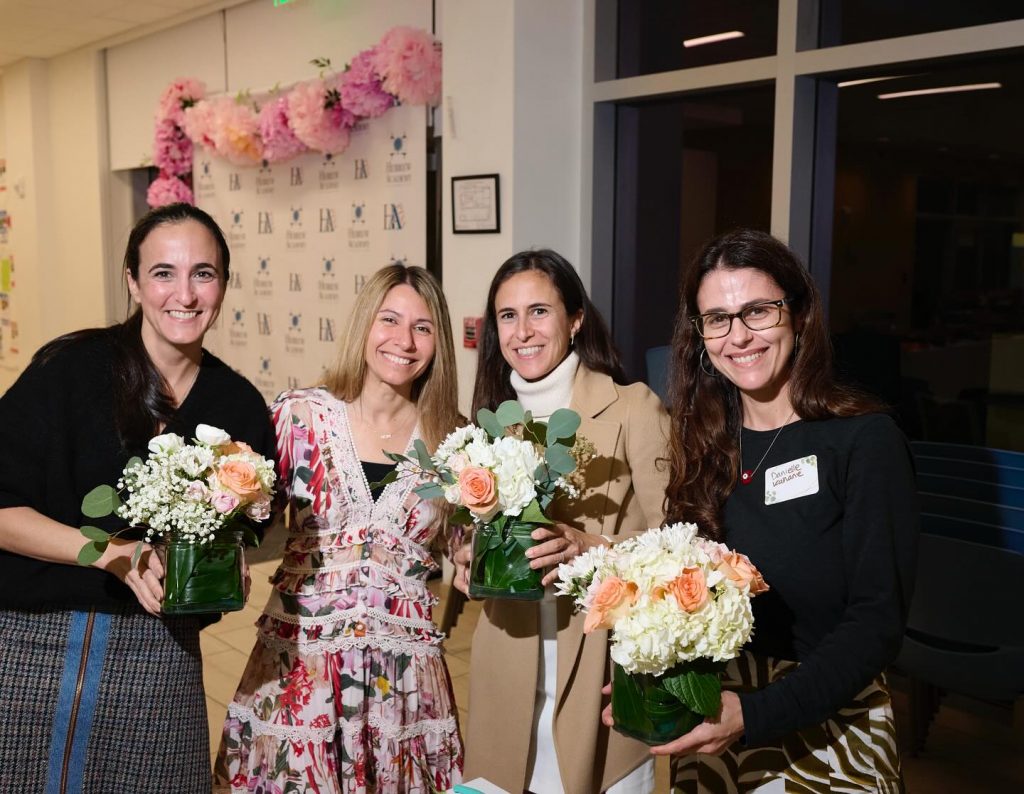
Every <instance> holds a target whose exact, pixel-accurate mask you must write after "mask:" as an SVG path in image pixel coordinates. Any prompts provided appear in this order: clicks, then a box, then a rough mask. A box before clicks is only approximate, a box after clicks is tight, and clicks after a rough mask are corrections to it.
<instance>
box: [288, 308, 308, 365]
mask: <svg viewBox="0 0 1024 794" xmlns="http://www.w3.org/2000/svg"><path fill="white" fill-rule="evenodd" d="M284 352H285V353H289V354H291V355H293V356H301V355H304V354H305V352H306V336H305V334H303V333H302V315H301V314H296V313H294V312H288V327H287V328H285V331H284Z"/></svg>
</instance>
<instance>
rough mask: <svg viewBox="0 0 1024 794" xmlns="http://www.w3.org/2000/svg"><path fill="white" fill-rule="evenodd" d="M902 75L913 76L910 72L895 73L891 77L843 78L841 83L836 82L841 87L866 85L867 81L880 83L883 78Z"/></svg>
mask: <svg viewBox="0 0 1024 794" xmlns="http://www.w3.org/2000/svg"><path fill="white" fill-rule="evenodd" d="M901 77H913V75H909V74H894V75H890V76H889V77H864V78H861V79H860V80H843V81H842V82H841V83H836V85H837V86H839V87H840V88H849V87H850V86H851V85H864V84H865V83H880V82H882V81H883V80H899V79H900V78H901Z"/></svg>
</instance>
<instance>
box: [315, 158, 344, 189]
mask: <svg viewBox="0 0 1024 794" xmlns="http://www.w3.org/2000/svg"><path fill="white" fill-rule="evenodd" d="M316 176H317V180H318V181H319V183H320V189H321V190H337V189H338V185H339V184H340V183H341V168H340V164H339V163H338V161H337V160H335V159H334V155H333V154H331V153H330V152H328V153H327V154H325V155H324V161H323V163H321V164H320V170H319V171H318V172H317V175H316Z"/></svg>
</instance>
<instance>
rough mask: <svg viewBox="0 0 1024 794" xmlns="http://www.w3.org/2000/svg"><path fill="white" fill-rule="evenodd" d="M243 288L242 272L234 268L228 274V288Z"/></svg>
mask: <svg viewBox="0 0 1024 794" xmlns="http://www.w3.org/2000/svg"><path fill="white" fill-rule="evenodd" d="M241 288H242V274H241V273H240V272H238V268H237V267H236V268H233V269H232V270H231V272H230V273H229V274H228V289H241Z"/></svg>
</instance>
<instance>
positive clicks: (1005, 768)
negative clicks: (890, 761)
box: [202, 559, 1024, 794]
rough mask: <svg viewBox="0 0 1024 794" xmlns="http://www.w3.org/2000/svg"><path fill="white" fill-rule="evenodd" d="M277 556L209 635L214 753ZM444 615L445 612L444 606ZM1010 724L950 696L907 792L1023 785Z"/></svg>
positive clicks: (1018, 736)
mask: <svg viewBox="0 0 1024 794" xmlns="http://www.w3.org/2000/svg"><path fill="white" fill-rule="evenodd" d="M278 562H279V561H278V560H276V559H271V560H267V561H266V562H260V563H256V564H254V565H253V566H252V579H253V584H252V593H251V596H250V598H249V604H248V605H247V606H246V608H245V609H244V610H242V611H241V612H234V613H232V614H229V615H227V616H225V617H224V618H223V619H222V620H221V621H220V622H219V623H216V624H214V625H213V626H210V627H209V628H207V629H206V630H205V631H203V633H202V648H203V672H204V681H205V684H206V707H207V713H208V714H209V719H210V754H211V757H213V756H214V755H216V752H217V745H218V743H219V741H220V727H221V723H222V722H223V719H224V715H225V713H226V711H227V704H228V702H230V700H231V696H232V695H233V694H234V692H235V686H236V684H237V683H238V680H239V678H240V677H241V674H242V669H243V668H244V667H245V662H246V660H247V659H248V657H249V652H250V651H251V650H252V646H253V642H254V641H255V636H256V630H255V627H254V625H253V624H254V623H255V621H256V619H257V618H258V617H259V615H260V610H261V609H262V608H263V605H264V604H265V603H266V601H267V598H268V596H269V594H270V585H269V584H268V579H269V577H270V575H271V574H272V573H273V572H274V570H275V569H276V568H277V564H278ZM479 613H480V604H479V603H473V602H470V603H468V604H467V605H466V608H465V610H464V611H463V613H462V615H461V616H460V618H459V621H458V625H457V626H456V627H455V629H454V631H453V632H452V636H451V638H450V639H449V640H448V642H447V644H446V649H447V659H448V668H449V670H450V672H451V676H452V684H453V686H454V689H455V700H456V702H457V703H458V704H459V716H460V720H461V722H462V724H465V722H466V716H467V714H468V704H469V650H470V641H471V638H472V635H473V628H474V627H475V625H476V620H477V617H478V616H479ZM437 614H438V615H440V614H441V610H440V609H438V612H437ZM898 683H899V682H897V687H898ZM895 704H896V717H897V724H899V721H900V716H901V714H902V713H905V709H906V698H905V697H903V696H902V694H901V693H900V692H899V691H897V692H896V697H895ZM1011 722H1012V718H1011V715H1010V713H1009V709H1007V708H1001V707H995V706H987V705H985V704H979V703H976V702H973V701H967V700H962V701H961V700H957V699H956V698H952V697H947V698H946V699H945V701H944V703H943V706H942V708H940V709H939V712H938V714H937V715H936V718H935V720H934V722H933V724H932V727H931V730H930V733H929V735H928V740H927V743H926V746H925V750H924V751H923V752H921V753H919V754H918V755H916V756H910V755H909V754H907V753H906V752H904V757H903V766H904V775H905V778H906V783H907V790H908V791H909V792H910V793H911V794H947V793H948V794H975V792H993V793H994V794H1003V792H1007V793H1008V792H1018V791H1024V726H1021V728H1019V729H1018V730H1017V731H1014V730H1013V729H1012V727H1011ZM656 773H657V791H658V792H667V791H668V764H667V762H666V761H664V759H659V762H658V765H657V766H656Z"/></svg>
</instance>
